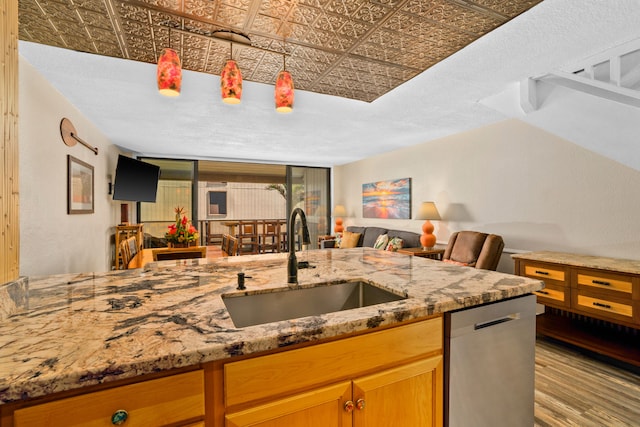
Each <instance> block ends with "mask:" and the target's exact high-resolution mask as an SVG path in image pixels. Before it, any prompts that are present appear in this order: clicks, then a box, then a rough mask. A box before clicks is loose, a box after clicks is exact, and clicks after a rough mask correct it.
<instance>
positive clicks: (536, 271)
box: [524, 264, 565, 282]
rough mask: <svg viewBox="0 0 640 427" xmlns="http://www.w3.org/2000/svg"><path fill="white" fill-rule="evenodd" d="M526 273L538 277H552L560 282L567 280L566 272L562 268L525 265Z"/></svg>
mask: <svg viewBox="0 0 640 427" xmlns="http://www.w3.org/2000/svg"><path fill="white" fill-rule="evenodd" d="M524 274H525V275H526V276H529V277H535V278H536V279H551V280H556V281H558V282H564V281H565V272H564V270H562V269H556V268H551V267H546V266H540V265H533V264H530V265H525V266H524Z"/></svg>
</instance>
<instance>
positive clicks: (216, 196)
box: [207, 191, 227, 215]
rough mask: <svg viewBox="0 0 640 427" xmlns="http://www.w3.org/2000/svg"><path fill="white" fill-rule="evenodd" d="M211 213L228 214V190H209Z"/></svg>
mask: <svg viewBox="0 0 640 427" xmlns="http://www.w3.org/2000/svg"><path fill="white" fill-rule="evenodd" d="M207 212H208V213H209V215H226V214H227V192H226V191H209V208H208V210H207Z"/></svg>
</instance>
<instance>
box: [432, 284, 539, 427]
mask: <svg viewBox="0 0 640 427" xmlns="http://www.w3.org/2000/svg"><path fill="white" fill-rule="evenodd" d="M535 311H536V297H535V296H534V295H527V296H524V297H520V298H514V299H510V300H505V301H499V302H497V303H492V304H487V305H483V306H480V307H476V308H471V309H468V310H460V311H457V312H452V313H447V314H446V315H445V350H446V353H445V354H447V356H446V358H445V372H446V374H445V375H446V377H445V378H446V380H445V425H447V426H449V427H484V426H487V427H489V426H490V427H501V426H504V427H519V426H523V427H525V426H526V427H532V426H533V425H534V387H535V384H534V378H535V338H536V337H535V334H536V323H535Z"/></svg>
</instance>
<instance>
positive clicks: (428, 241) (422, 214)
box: [415, 202, 440, 251]
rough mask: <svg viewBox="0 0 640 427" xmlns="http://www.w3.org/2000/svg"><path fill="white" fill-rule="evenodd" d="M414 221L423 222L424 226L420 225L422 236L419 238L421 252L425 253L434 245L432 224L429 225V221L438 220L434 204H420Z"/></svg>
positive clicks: (438, 216) (438, 215)
mask: <svg viewBox="0 0 640 427" xmlns="http://www.w3.org/2000/svg"><path fill="white" fill-rule="evenodd" d="M415 219H424V220H425V221H424V224H422V235H421V236H420V244H421V245H422V250H425V251H426V250H427V249H431V248H433V246H434V245H435V244H436V236H435V235H434V234H433V224H431V221H430V220H432V219H433V220H439V219H440V214H439V213H438V209H437V208H436V204H435V203H433V202H422V205H420V210H419V211H418V215H417V216H416V218H415Z"/></svg>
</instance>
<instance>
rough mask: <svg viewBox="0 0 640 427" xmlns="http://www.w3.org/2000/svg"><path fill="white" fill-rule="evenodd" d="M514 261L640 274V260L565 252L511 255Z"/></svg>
mask: <svg viewBox="0 0 640 427" xmlns="http://www.w3.org/2000/svg"><path fill="white" fill-rule="evenodd" d="M511 257H512V258H514V259H523V260H529V261H539V262H552V263H555V264H566V265H571V266H573V267H584V268H596V269H598V270H606V271H612V272H622V273H629V274H640V260H633V259H621V258H608V257H602V256H596V255H580V254H572V253H565V252H553V251H537V252H528V253H524V254H515V255H511Z"/></svg>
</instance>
